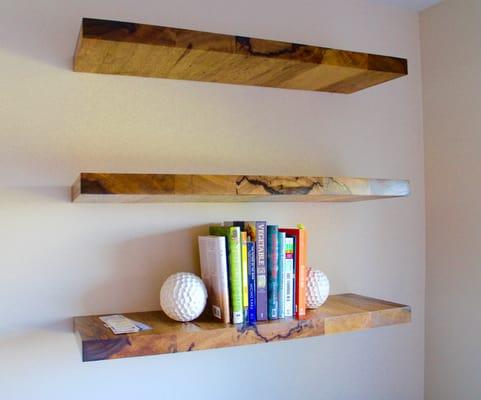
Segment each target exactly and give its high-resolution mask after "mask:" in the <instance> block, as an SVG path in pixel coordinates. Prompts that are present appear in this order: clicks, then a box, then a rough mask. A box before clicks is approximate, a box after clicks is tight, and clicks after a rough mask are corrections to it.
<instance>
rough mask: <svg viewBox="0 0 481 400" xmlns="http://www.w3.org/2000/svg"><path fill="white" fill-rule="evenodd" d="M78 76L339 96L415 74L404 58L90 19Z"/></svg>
mask: <svg viewBox="0 0 481 400" xmlns="http://www.w3.org/2000/svg"><path fill="white" fill-rule="evenodd" d="M74 70H75V71H79V72H95V73H103V74H118V75H136V76H146V77H157V78H171V79H186V80H194V81H204V82H220V83H231V84H240V85H252V86H266V87H275V88H284V89H301V90H313V91H321V92H333V93H353V92H357V91H359V90H362V89H365V88H368V87H371V86H374V85H377V84H380V83H383V82H386V81H389V80H392V79H395V78H398V77H401V76H404V75H407V73H408V68H407V60H406V59H404V58H397V57H389V56H383V55H376V54H368V53H360V52H354V51H346V50H336V49H331V48H327V47H316V46H310V45H304V44H298V43H287V42H279V41H274V40H264V39H256V38H249V37H244V36H231V35H223V34H218V33H209V32H200V31H192V30H187V29H178V28H168V27H163V26H153V25H144V24H136V23H131V22H118V21H108V20H100V19H91V18H84V19H83V20H82V25H81V29H80V35H79V39H78V43H77V49H76V52H75V58H74Z"/></svg>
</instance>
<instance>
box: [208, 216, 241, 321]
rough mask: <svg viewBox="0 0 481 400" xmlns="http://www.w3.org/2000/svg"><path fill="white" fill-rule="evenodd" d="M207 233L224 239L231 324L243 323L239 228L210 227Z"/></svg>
mask: <svg viewBox="0 0 481 400" xmlns="http://www.w3.org/2000/svg"><path fill="white" fill-rule="evenodd" d="M209 233H210V234H211V235H214V236H223V237H225V238H226V248H227V263H228V268H227V270H228V276H229V293H230V305H231V312H232V322H233V323H234V324H240V323H242V322H243V321H244V308H243V300H242V254H241V234H240V228H239V227H236V226H230V227H229V226H217V225H212V226H210V227H209Z"/></svg>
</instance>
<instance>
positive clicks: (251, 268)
mask: <svg viewBox="0 0 481 400" xmlns="http://www.w3.org/2000/svg"><path fill="white" fill-rule="evenodd" d="M247 266H248V275H249V278H248V289H249V306H248V322H249V324H254V323H255V322H256V321H257V307H256V304H257V293H256V244H255V243H254V242H247Z"/></svg>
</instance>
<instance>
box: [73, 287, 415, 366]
mask: <svg viewBox="0 0 481 400" xmlns="http://www.w3.org/2000/svg"><path fill="white" fill-rule="evenodd" d="M125 315H126V316H127V317H129V318H132V319H134V320H136V321H140V322H143V323H146V324H148V325H150V326H152V328H153V329H152V330H150V331H145V332H139V333H134V334H127V335H114V334H113V333H112V332H111V331H110V329H108V328H105V327H104V325H103V323H102V321H100V320H99V318H98V317H99V316H87V317H75V318H74V331H75V332H76V334H77V337H78V338H79V341H80V345H81V349H82V358H83V361H96V360H107V359H113V358H124V357H134V356H146V355H154V354H165V353H177V352H184V351H194V350H206V349H215V348H221V347H232V346H241V345H246V344H256V343H269V342H276V341H282V340H290V339H297V338H305V337H310V336H322V335H333V334H336V333H342V332H352V331H357V330H363V329H370V328H376V327H380V326H387V325H395V324H402V323H407V322H410V321H411V308H410V307H409V306H405V305H402V304H396V303H391V302H388V301H384V300H379V299H374V298H370V297H365V296H359V295H356V294H341V295H333V296H330V297H329V298H328V300H327V302H326V303H325V304H324V305H323V306H322V307H320V308H319V309H317V310H309V311H308V312H307V315H306V318H305V319H304V320H295V319H283V320H277V321H269V322H260V323H258V324H257V325H255V326H244V325H231V324H224V323H222V322H217V321H213V320H212V319H210V318H209V317H207V316H203V317H201V318H199V319H198V320H196V321H193V322H189V323H180V322H175V321H172V320H171V319H169V318H168V317H167V316H166V315H165V314H164V313H163V312H161V311H152V312H142V313H129V314H125Z"/></svg>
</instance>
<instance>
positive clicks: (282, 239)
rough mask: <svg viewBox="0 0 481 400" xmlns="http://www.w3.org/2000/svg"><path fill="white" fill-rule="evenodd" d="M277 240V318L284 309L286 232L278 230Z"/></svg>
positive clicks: (280, 316)
mask: <svg viewBox="0 0 481 400" xmlns="http://www.w3.org/2000/svg"><path fill="white" fill-rule="evenodd" d="M277 241H278V243H279V253H278V254H279V256H278V264H279V271H278V275H279V284H278V288H277V298H278V303H279V318H284V317H285V313H286V312H285V310H286V272H285V264H286V233H285V232H279V234H278V238H277Z"/></svg>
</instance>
